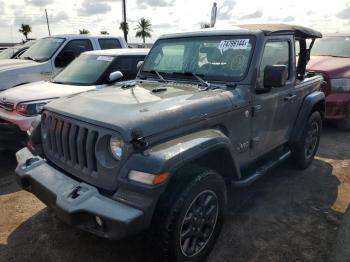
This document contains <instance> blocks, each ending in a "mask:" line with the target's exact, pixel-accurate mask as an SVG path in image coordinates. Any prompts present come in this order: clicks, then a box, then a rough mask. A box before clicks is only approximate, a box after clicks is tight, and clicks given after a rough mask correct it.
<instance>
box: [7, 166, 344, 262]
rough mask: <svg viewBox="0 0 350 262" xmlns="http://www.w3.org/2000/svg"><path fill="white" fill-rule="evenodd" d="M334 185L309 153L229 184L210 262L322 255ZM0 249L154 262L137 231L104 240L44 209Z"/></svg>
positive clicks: (331, 221) (332, 225)
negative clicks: (308, 162)
mask: <svg viewBox="0 0 350 262" xmlns="http://www.w3.org/2000/svg"><path fill="white" fill-rule="evenodd" d="M338 184H339V181H338V179H337V178H336V177H335V176H333V175H332V166H331V165H329V164H328V163H326V162H324V161H321V160H315V161H314V163H313V164H312V166H311V167H310V168H309V169H307V170H306V171H296V170H295V169H293V167H291V166H290V164H288V163H286V164H284V165H282V166H280V167H279V168H277V169H275V170H274V171H272V172H271V173H270V174H269V175H267V176H266V177H264V178H262V179H261V180H259V181H257V182H256V183H255V184H254V185H252V186H251V187H248V188H244V189H234V190H232V191H230V192H231V193H230V195H229V214H228V219H227V222H226V224H225V226H224V228H223V231H222V234H221V236H220V237H219V240H218V243H217V244H216V246H215V248H214V250H213V252H212V254H211V255H210V257H209V258H208V261H209V262H219V261H220V262H223V261H227V262H228V261H230V262H231V261H322V260H323V258H324V257H325V256H326V252H327V250H328V247H329V245H330V243H329V239H330V238H329V234H334V232H333V231H335V230H336V228H337V225H338V221H339V219H340V217H341V215H340V214H338V213H336V212H334V211H332V210H331V206H332V204H333V203H334V201H335V200H336V199H337V188H338ZM315 246H317V247H316V248H315ZM0 254H1V259H3V260H4V261H26V260H30V259H32V258H35V261H117V262H124V261H125V262H126V261H127V262H132V261H145V262H148V261H153V258H152V255H151V253H150V251H149V250H148V249H147V243H146V240H145V238H144V237H143V236H138V237H134V238H130V239H126V240H121V241H108V240H104V239H101V238H98V237H95V236H93V235H91V234H89V233H85V232H81V231H80V230H76V229H74V228H72V227H70V226H68V225H65V224H63V223H62V222H60V221H58V220H57V219H56V217H55V216H54V215H53V214H52V213H51V212H50V211H49V210H48V209H47V208H45V209H43V210H41V211H40V212H38V213H36V214H35V215H34V216H32V217H30V218H29V219H27V220H26V221H25V222H23V223H22V224H21V225H20V226H19V227H18V228H16V229H15V230H14V231H13V232H12V233H11V235H10V236H9V237H8V238H7V244H6V245H0ZM1 259H0V260H1Z"/></svg>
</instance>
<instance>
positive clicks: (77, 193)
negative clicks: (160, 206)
mask: <svg viewBox="0 0 350 262" xmlns="http://www.w3.org/2000/svg"><path fill="white" fill-rule="evenodd" d="M16 157H17V161H18V166H17V168H16V180H17V182H18V184H19V185H20V186H21V187H22V188H23V189H25V190H27V191H29V192H31V193H33V194H34V195H35V196H36V197H38V198H39V199H40V200H41V201H42V202H44V203H45V204H46V205H47V206H49V207H50V208H52V209H53V210H54V211H55V213H56V214H57V216H58V217H59V218H60V219H61V220H62V221H64V222H66V223H68V224H70V225H73V226H75V227H77V228H80V229H82V230H85V231H88V232H91V233H93V234H95V235H98V236H101V237H104V238H109V239H120V238H123V237H126V236H129V235H134V234H137V233H139V232H141V231H142V230H144V212H143V211H141V210H139V209H137V208H134V207H131V206H129V205H126V204H124V203H121V202H118V201H116V200H112V199H110V198H108V197H106V196H104V195H102V194H101V193H100V192H99V191H98V190H97V188H95V187H93V186H91V185H88V184H85V183H82V182H79V181H76V180H74V179H72V178H70V177H69V176H67V175H65V174H64V173H62V172H60V171H58V170H57V169H55V168H53V167H51V166H50V165H49V164H47V163H46V161H45V160H44V159H42V158H40V157H38V156H33V154H32V153H31V152H30V151H29V150H28V149H27V148H23V149H22V150H20V151H18V152H17V154H16ZM96 217H98V218H99V220H102V226H101V225H100V224H99V223H97V222H96Z"/></svg>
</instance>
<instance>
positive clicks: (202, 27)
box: [201, 23, 210, 29]
mask: <svg viewBox="0 0 350 262" xmlns="http://www.w3.org/2000/svg"><path fill="white" fill-rule="evenodd" d="M204 28H210V24H207V23H202V24H201V29H204Z"/></svg>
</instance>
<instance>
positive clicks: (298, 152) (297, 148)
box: [292, 111, 322, 169]
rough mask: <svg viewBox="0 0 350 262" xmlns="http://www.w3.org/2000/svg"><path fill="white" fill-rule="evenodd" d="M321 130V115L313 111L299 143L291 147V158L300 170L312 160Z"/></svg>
mask: <svg viewBox="0 0 350 262" xmlns="http://www.w3.org/2000/svg"><path fill="white" fill-rule="evenodd" d="M321 130H322V118H321V114H320V113H319V112H318V111H315V112H313V113H312V114H311V115H310V117H309V119H308V121H307V123H306V125H305V127H304V130H303V134H302V136H301V138H300V141H298V142H296V144H295V145H294V146H293V147H292V158H293V159H294V162H295V164H296V165H297V166H298V167H299V168H300V169H305V168H307V167H308V166H309V165H310V164H311V162H312V161H313V160H314V158H315V155H316V152H317V149H318V145H319V143H320V137H321Z"/></svg>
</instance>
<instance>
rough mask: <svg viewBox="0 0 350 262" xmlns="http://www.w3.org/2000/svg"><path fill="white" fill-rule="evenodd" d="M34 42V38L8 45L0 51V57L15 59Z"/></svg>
mask: <svg viewBox="0 0 350 262" xmlns="http://www.w3.org/2000/svg"><path fill="white" fill-rule="evenodd" d="M35 42H36V41H35V40H31V41H28V42H26V43H24V44H23V45H16V46H13V47H9V48H7V49H5V50H4V51H3V52H1V53H0V59H17V58H19V56H20V55H21V54H23V53H24V52H25V51H26V50H27V49H28V48H29V47H31V46H32V45H33V44H34V43H35Z"/></svg>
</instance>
